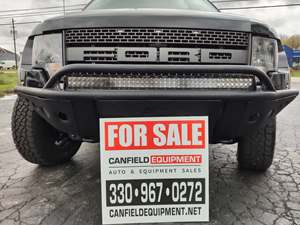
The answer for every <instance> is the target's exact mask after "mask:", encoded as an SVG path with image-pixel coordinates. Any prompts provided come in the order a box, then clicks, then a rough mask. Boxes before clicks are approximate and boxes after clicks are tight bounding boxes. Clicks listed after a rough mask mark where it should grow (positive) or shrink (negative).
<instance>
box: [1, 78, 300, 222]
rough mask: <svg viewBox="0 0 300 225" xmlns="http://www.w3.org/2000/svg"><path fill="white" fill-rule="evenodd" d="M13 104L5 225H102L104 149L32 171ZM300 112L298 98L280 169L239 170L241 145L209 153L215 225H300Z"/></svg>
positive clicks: (280, 151) (284, 121) (4, 145)
mask: <svg viewBox="0 0 300 225" xmlns="http://www.w3.org/2000/svg"><path fill="white" fill-rule="evenodd" d="M295 87H296V88H298V89H300V83H298V82H296V84H295ZM13 102H14V99H13V97H9V98H4V99H1V100H0V225H31V224H34V225H36V224H42V225H92V224H100V200H99V199H100V193H99V188H100V184H99V174H100V172H99V153H98V148H99V147H98V145H96V144H94V145H92V144H86V145H83V146H82V148H81V150H80V152H79V153H78V154H77V155H76V156H75V157H74V160H73V161H71V162H70V163H68V164H65V165H62V166H59V167H55V168H42V167H39V166H36V165H32V164H30V163H27V162H26V161H24V160H23V159H21V157H20V156H19V155H18V153H17V152H16V149H15V148H14V145H13V142H12V138H11V135H10V125H9V123H10V114H11V110H12V106H13ZM299 112H300V98H298V99H297V100H296V101H295V102H294V103H293V104H292V105H290V107H289V108H288V109H286V110H285V111H283V112H282V113H281V114H280V116H279V117H278V134H277V135H278V136H277V138H278V139H277V140H278V141H277V147H276V157H275V162H274V164H273V166H272V167H271V169H270V170H268V171H267V172H266V173H264V174H257V173H249V172H248V173H247V172H239V171H238V170H237V163H236V159H235V155H236V145H234V146H224V145H214V146H211V153H210V155H211V162H210V188H211V190H210V201H211V203H210V205H211V222H210V223H209V224H212V225H219V224H220V225H221V224H222V225H227V224H238V225H240V224H265V225H270V224H274V225H275V224H276V225H288V224H300V114H299Z"/></svg>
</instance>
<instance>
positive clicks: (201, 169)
mask: <svg viewBox="0 0 300 225" xmlns="http://www.w3.org/2000/svg"><path fill="white" fill-rule="evenodd" d="M208 138H209V137H208V117H154V118H153V117H151V118H110V119H100V143H101V145H100V148H101V150H100V156H101V196H102V219H103V221H102V222H103V224H128V223H166V222H200V221H203V222H204V221H208V220H209V187H208V184H209V181H208V177H209V171H208V163H209V158H208V147H209V146H208V145H209V141H208Z"/></svg>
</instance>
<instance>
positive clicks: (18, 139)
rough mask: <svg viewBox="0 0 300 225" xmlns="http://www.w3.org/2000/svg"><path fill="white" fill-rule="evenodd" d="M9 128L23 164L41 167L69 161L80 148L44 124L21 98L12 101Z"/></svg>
mask: <svg viewBox="0 0 300 225" xmlns="http://www.w3.org/2000/svg"><path fill="white" fill-rule="evenodd" d="M11 126H12V135H13V140H14V142H15V145H16V147H17V150H18V151H19V153H20V154H21V155H22V156H23V158H24V159H26V160H27V161H29V162H31V163H35V164H39V165H42V166H53V165H57V164H61V163H64V162H66V161H68V160H70V159H71V158H72V157H73V156H74V155H75V154H76V152H77V151H78V149H79V147H80V145H81V142H78V141H73V140H71V139H69V138H68V137H67V136H66V135H64V134H62V133H61V132H59V131H58V130H56V129H55V128H53V127H52V126H51V125H50V124H48V123H47V122H46V121H45V120H44V119H43V118H42V117H40V116H39V115H38V114H37V113H36V112H35V111H34V109H33V106H32V105H31V104H29V102H28V101H27V100H26V99H24V98H22V97H18V98H17V100H16V103H15V106H14V109H13V114H12V123H11Z"/></svg>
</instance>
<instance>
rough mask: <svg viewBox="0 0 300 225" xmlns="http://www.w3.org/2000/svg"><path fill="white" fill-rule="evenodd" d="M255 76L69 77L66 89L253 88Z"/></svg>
mask: <svg viewBox="0 0 300 225" xmlns="http://www.w3.org/2000/svg"><path fill="white" fill-rule="evenodd" d="M254 81H255V79H254V77H253V76H244V77H241V76H238V77H236V78H234V77H228V78H225V77H212V78H207V77H205V78H185V77H183V78H178V77H176V78H172V77H96V76H94V77H91V76H90V77H83V76H78V77H77V76H70V77H67V83H66V84H65V88H66V89H244V90H253V89H254V87H255V85H254Z"/></svg>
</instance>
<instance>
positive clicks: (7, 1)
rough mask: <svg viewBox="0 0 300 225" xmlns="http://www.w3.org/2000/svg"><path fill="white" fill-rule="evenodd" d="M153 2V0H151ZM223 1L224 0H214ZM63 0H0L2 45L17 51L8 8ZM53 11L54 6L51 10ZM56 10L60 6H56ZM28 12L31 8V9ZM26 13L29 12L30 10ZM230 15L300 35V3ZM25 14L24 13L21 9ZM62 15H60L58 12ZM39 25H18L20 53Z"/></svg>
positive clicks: (70, 0)
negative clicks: (250, 19)
mask: <svg viewBox="0 0 300 225" xmlns="http://www.w3.org/2000/svg"><path fill="white" fill-rule="evenodd" d="M149 1H151V0H149ZM212 1H215V2H216V1H222V0H212ZM87 2H89V0H65V4H66V6H67V7H68V6H70V5H75V4H85V3H87ZM287 3H300V0H250V1H238V2H235V3H232V2H230V3H218V4H216V5H217V6H218V7H242V6H258V5H275V4H278V5H280V4H287ZM62 5H63V0H0V47H3V48H6V49H8V50H11V51H12V50H13V39H12V33H11V26H10V25H1V24H6V23H11V18H10V17H11V15H9V16H5V15H8V14H14V13H15V12H9V11H8V10H18V9H27V8H40V7H52V6H62ZM49 10H51V11H53V9H49ZM54 10H55V11H56V10H57V9H54ZM27 12H28V11H27ZM27 12H26V13H27ZM223 12H226V13H230V14H238V15H242V16H246V17H250V18H255V19H258V20H261V21H263V22H264V23H267V24H269V25H271V26H273V27H274V28H275V30H276V31H277V32H278V33H279V34H281V35H288V36H290V35H294V34H300V6H294V7H283V8H269V9H247V10H226V11H223ZM17 13H24V12H17ZM57 15H59V14H57ZM54 16H56V15H54V14H52V15H47V16H45V15H39V16H27V17H15V21H16V23H21V22H27V21H43V20H45V19H47V18H50V17H54ZM35 26H36V24H26V25H21V24H20V25H16V30H17V52H21V51H22V50H23V47H24V44H25V41H26V39H27V37H28V35H29V34H30V33H31V31H32V29H33V28H34V27H35Z"/></svg>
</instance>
